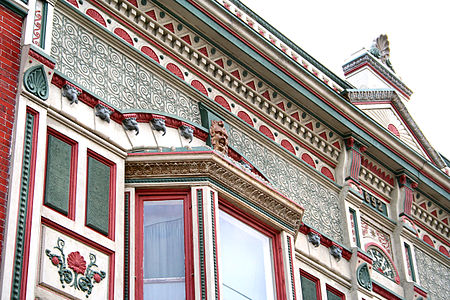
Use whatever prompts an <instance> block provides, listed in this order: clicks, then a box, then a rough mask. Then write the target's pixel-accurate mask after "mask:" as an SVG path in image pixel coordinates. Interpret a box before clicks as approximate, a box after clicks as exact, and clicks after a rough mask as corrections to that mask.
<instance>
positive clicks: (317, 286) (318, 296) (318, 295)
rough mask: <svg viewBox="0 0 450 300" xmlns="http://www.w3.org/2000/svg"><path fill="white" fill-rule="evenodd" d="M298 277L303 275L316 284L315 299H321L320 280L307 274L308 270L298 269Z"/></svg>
mask: <svg viewBox="0 0 450 300" xmlns="http://www.w3.org/2000/svg"><path fill="white" fill-rule="evenodd" d="M300 277H305V278H307V279H309V280H311V281H313V282H314V283H315V284H316V298H317V300H322V291H321V288H320V280H319V278H317V277H315V276H313V275H311V274H309V273H308V272H306V271H304V270H302V269H300Z"/></svg>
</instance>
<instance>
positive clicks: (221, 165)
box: [125, 151, 304, 232]
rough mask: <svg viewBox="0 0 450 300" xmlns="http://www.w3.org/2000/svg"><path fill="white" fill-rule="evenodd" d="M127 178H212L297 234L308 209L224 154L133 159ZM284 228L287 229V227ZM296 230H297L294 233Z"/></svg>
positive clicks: (209, 153)
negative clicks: (233, 162)
mask: <svg viewBox="0 0 450 300" xmlns="http://www.w3.org/2000/svg"><path fill="white" fill-rule="evenodd" d="M125 177H126V179H127V180H129V179H143V178H171V177H178V178H179V177H208V178H211V179H213V180H214V181H217V182H218V183H220V184H222V185H224V186H225V187H226V188H227V189H229V190H231V191H233V192H235V193H238V194H239V195H241V196H242V197H244V198H245V199H246V200H248V201H249V202H250V204H251V205H252V206H254V207H256V208H259V209H260V210H262V211H264V212H266V213H268V214H270V215H273V216H275V217H276V218H278V219H279V220H281V221H282V222H284V223H285V224H287V225H288V226H289V227H290V228H287V230H289V231H290V232H292V231H295V232H297V231H298V229H299V227H300V224H301V220H302V216H303V212H304V209H303V208H302V207H301V206H300V205H298V204H296V203H295V202H293V201H292V200H290V199H288V198H287V197H285V196H283V195H282V194H280V193H279V192H278V191H276V190H275V189H274V188H272V187H270V186H269V185H268V184H267V183H265V182H263V181H261V180H260V179H259V178H257V177H256V176H255V175H254V174H253V173H251V172H248V171H245V170H243V169H240V168H238V167H237V166H235V165H234V164H232V163H231V161H228V160H226V159H224V158H223V157H222V156H220V154H218V153H216V152H214V151H210V152H203V153H198V154H192V155H189V154H186V153H183V154H179V155H176V153H175V155H174V154H167V155H165V154H161V155H158V157H154V156H153V157H152V156H150V155H148V156H146V155H139V156H130V157H129V158H128V161H127V162H126V165H125ZM284 227H286V226H285V225H284ZM292 229H294V230H292Z"/></svg>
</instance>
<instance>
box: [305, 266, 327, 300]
mask: <svg viewBox="0 0 450 300" xmlns="http://www.w3.org/2000/svg"><path fill="white" fill-rule="evenodd" d="M300 283H301V285H302V295H303V299H308V300H320V299H322V295H321V292H320V281H319V279H318V278H316V277H314V276H312V275H311V274H309V273H306V272H305V271H303V270H300Z"/></svg>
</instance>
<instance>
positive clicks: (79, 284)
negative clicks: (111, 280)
mask: <svg viewBox="0 0 450 300" xmlns="http://www.w3.org/2000/svg"><path fill="white" fill-rule="evenodd" d="M64 245H65V242H64V240H63V239H61V238H58V240H57V242H56V246H55V247H53V248H55V249H57V250H58V251H59V253H60V254H59V255H58V254H53V253H52V251H51V250H49V249H46V250H45V254H46V255H47V256H48V258H49V259H50V261H51V262H52V264H53V265H54V266H56V267H58V269H59V270H58V274H59V281H60V282H61V285H62V287H63V288H65V287H66V286H65V284H71V285H70V287H73V288H74V289H76V290H81V291H82V292H84V293H85V295H86V298H88V297H89V295H90V294H91V293H92V289H93V288H94V283H97V284H98V283H100V281H102V280H103V279H104V278H105V277H106V273H105V272H104V271H96V270H93V268H94V267H96V268H98V265H97V264H96V260H97V258H96V256H95V254H92V253H90V254H89V261H90V263H89V265H88V266H87V267H86V261H85V260H84V257H83V256H82V255H81V254H80V252H78V251H75V252H71V253H69V255H68V256H67V259H66V256H65V254H64Z"/></svg>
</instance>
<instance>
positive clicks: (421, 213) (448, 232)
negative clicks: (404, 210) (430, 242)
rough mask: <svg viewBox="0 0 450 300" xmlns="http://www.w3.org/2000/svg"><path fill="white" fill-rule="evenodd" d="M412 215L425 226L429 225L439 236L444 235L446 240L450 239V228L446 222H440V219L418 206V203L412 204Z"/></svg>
mask: <svg viewBox="0 0 450 300" xmlns="http://www.w3.org/2000/svg"><path fill="white" fill-rule="evenodd" d="M411 212H412V215H413V216H414V217H415V218H417V219H418V220H420V221H421V222H422V223H424V224H425V225H428V226H429V228H431V229H432V230H433V231H435V232H436V233H437V234H439V235H443V236H444V238H446V239H448V238H449V236H450V227H449V225H447V224H445V223H444V222H442V221H440V220H439V219H438V218H436V217H435V216H433V215H432V214H431V213H429V212H428V211H426V210H425V209H423V208H422V207H420V206H419V205H417V204H416V203H413V204H412V209H411Z"/></svg>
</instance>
